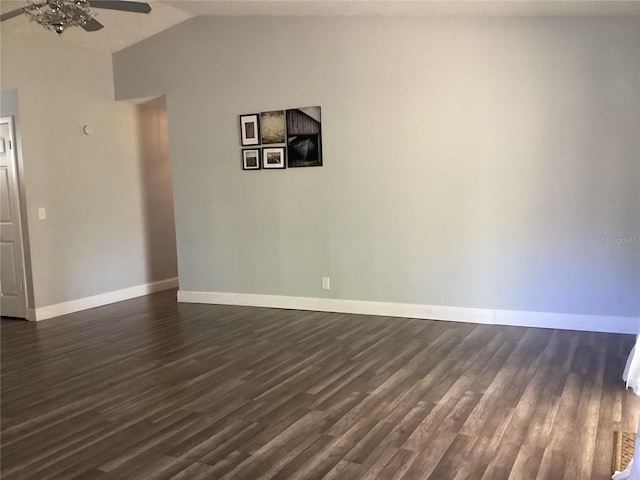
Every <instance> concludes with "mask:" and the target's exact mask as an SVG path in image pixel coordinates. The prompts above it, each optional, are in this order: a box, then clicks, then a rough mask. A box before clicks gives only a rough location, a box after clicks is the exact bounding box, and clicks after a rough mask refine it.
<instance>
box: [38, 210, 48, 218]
mask: <svg viewBox="0 0 640 480" xmlns="http://www.w3.org/2000/svg"><path fill="white" fill-rule="evenodd" d="M38 218H39V219H40V220H46V219H47V210H46V209H45V208H44V207H40V208H38Z"/></svg>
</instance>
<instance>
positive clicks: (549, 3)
mask: <svg viewBox="0 0 640 480" xmlns="http://www.w3.org/2000/svg"><path fill="white" fill-rule="evenodd" d="M148 3H150V4H151V8H152V11H151V13H150V14H148V15H142V14H136V13H128V12H115V11H111V10H100V9H94V10H93V12H94V13H95V14H96V19H97V20H98V21H100V23H102V24H104V25H105V28H104V29H102V30H100V31H98V32H92V33H87V32H85V31H84V30H82V29H79V28H74V29H70V30H68V31H66V32H64V33H63V34H62V36H61V38H60V40H59V41H61V42H65V43H66V42H71V43H75V44H81V45H84V46H85V47H88V48H91V49H94V50H98V51H102V52H116V51H118V50H121V49H123V48H125V47H127V46H129V45H132V44H134V43H136V42H139V41H140V40H143V39H145V38H148V37H150V36H152V35H154V34H156V33H158V32H160V31H162V30H165V29H167V28H169V27H171V26H173V25H176V24H178V23H180V22H183V21H185V20H187V19H188V18H190V17H193V16H196V15H330V16H336V15H341V16H342V15H396V16H439V15H440V16H441V15H476V16H477V15H498V16H516V15H526V16H539V15H546V16H549V15H587V16H591V15H623V16H640V0H410V1H407V0H373V1H371V0H250V1H247V0H225V1H219V0H151V1H148ZM26 4H27V2H26V1H24V0H22V1H18V0H2V1H1V3H0V11H2V12H3V13H4V12H7V11H10V10H13V9H16V8H20V7H22V6H24V5H26ZM11 32H21V33H22V34H23V35H48V36H49V37H52V38H55V34H54V33H53V32H50V31H47V30H45V29H44V28H42V27H40V26H39V25H37V24H35V23H33V22H30V21H28V19H27V18H25V17H23V16H19V17H15V18H13V19H10V20H7V21H5V22H3V23H2V27H1V29H0V34H2V35H6V34H10V33H11ZM89 39H90V41H88V40H89Z"/></svg>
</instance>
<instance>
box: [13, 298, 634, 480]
mask: <svg viewBox="0 0 640 480" xmlns="http://www.w3.org/2000/svg"><path fill="white" fill-rule="evenodd" d="M1 333H2V337H1V348H2V350H1V355H2V372H1V373H2V377H1V380H2V383H1V394H2V396H1V408H2V410H1V412H2V430H1V447H2V449H1V474H2V478H3V479H4V480H12V479H169V478H172V479H189V480H191V479H215V480H218V479H219V480H230V479H241V480H250V479H309V480H311V479H317V480H320V479H324V480H334V479H345V480H354V479H394V480H395V479H398V480H400V479H403V480H404V479H411V480H413V479H415V480H418V479H420V480H423V479H425V480H426V479H433V480H443V479H452V480H453V479H455V480H462V479H474V480H482V479H490V480H499V479H536V478H537V479H553V480H558V479H579V480H584V479H606V478H610V475H611V473H612V472H611V471H610V470H611V455H612V450H613V432H614V430H628V431H634V430H635V425H636V422H637V420H638V418H639V417H640V398H638V397H636V396H634V395H633V394H632V393H631V392H630V391H626V390H625V388H624V384H623V382H622V380H621V379H620V376H621V372H622V370H623V367H624V362H625V359H626V356H627V355H628V353H629V351H630V349H631V346H632V344H633V340H634V339H633V337H632V336H628V335H612V334H596V333H581V332H569V331H560V330H544V329H533V328H517V327H502V326H487V325H472V324H465V323H447V322H436V321H425V320H412V319H398V318H383V317H368V316H359V315H344V314H332V313H318V312H302V311H291V310H276V309H266V308H249V307H234V306H219V305H193V304H176V302H175V291H168V292H162V293H159V294H154V295H150V296H148V297H142V298H139V299H134V300H129V301H126V302H121V303H118V304H113V305H109V306H106V307H101V308H96V309H92V310H88V311H85V312H79V313H76V314H72V315H66V316H64V317H59V318H57V319H52V320H47V321H44V322H40V323H37V324H36V323H28V322H23V321H15V320H3V321H2V330H1Z"/></svg>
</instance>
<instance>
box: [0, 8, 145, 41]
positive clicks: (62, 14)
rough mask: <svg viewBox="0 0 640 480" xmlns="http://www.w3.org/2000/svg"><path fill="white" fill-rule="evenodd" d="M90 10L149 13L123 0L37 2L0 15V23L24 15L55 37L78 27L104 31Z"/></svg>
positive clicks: (92, 30) (88, 30)
mask: <svg viewBox="0 0 640 480" xmlns="http://www.w3.org/2000/svg"><path fill="white" fill-rule="evenodd" d="M92 8H103V9H106V10H120V11H123V12H134V13H149V12H150V11H151V6H150V5H149V4H148V3H143V2H129V1H124V0H40V1H35V0H34V1H29V5H27V6H26V7H22V8H18V9H17V10H12V11H11V12H7V13H4V14H2V15H0V22H4V21H5V20H9V19H10V18H13V17H17V16H18V15H21V14H25V15H27V16H28V17H29V18H30V19H31V20H33V21H35V22H37V23H39V24H40V25H42V26H43V27H45V28H48V29H49V30H53V31H54V32H56V33H57V34H58V35H60V34H61V33H62V32H64V31H65V29H66V28H67V27H74V26H79V27H82V28H83V29H85V30H86V31H87V32H95V31H96V30H100V29H101V28H104V25H102V24H101V23H100V22H98V21H97V20H96V19H95V18H94V17H93V15H92V14H91V10H90V9H92Z"/></svg>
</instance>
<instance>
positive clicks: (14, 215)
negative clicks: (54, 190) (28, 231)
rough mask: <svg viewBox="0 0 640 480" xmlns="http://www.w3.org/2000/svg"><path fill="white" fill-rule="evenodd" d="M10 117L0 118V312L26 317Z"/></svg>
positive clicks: (21, 246) (23, 259)
mask: <svg viewBox="0 0 640 480" xmlns="http://www.w3.org/2000/svg"><path fill="white" fill-rule="evenodd" d="M23 245H24V243H23V232H22V222H21V219H20V194H19V188H18V158H17V155H16V140H15V135H14V127H13V117H0V312H1V313H2V316H7V317H17V318H26V317H27V294H26V288H25V284H26V277H25V258H24V249H23Z"/></svg>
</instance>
